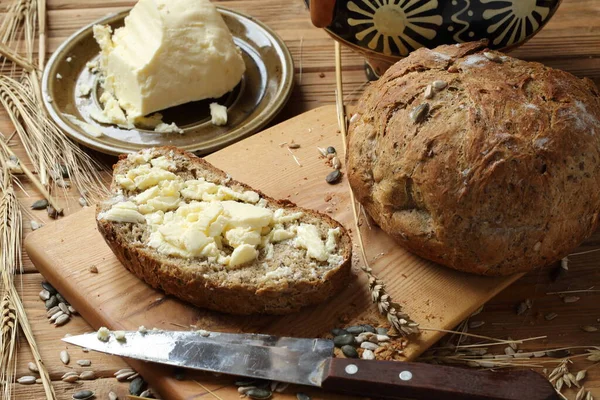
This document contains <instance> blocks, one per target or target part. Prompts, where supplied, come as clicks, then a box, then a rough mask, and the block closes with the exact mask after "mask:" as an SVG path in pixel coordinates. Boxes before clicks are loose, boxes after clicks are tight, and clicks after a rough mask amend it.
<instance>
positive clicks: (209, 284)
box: [96, 147, 352, 315]
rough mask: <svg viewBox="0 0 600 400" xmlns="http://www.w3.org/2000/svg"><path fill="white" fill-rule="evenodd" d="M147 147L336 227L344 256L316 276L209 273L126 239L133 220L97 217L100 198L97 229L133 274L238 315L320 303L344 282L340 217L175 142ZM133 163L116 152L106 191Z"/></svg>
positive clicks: (347, 252)
mask: <svg viewBox="0 0 600 400" xmlns="http://www.w3.org/2000/svg"><path fill="white" fill-rule="evenodd" d="M152 151H154V152H157V153H159V154H160V155H165V156H168V155H169V154H173V155H175V157H177V156H182V157H185V158H186V159H187V160H189V162H190V165H191V166H193V167H194V168H196V169H197V170H201V171H205V172H208V173H209V175H210V176H211V179H210V180H211V181H212V182H214V183H219V184H223V185H226V186H228V187H235V188H236V189H238V190H239V189H243V190H252V191H254V192H256V193H258V194H259V196H260V197H261V198H263V199H265V200H266V201H267V202H268V207H269V208H274V207H277V208H282V209H285V210H286V211H288V212H298V211H301V212H303V213H304V216H303V217H301V218H300V220H299V222H307V221H320V223H322V224H324V226H328V227H330V228H332V229H335V228H339V230H340V235H339V237H338V239H337V248H338V249H339V251H338V252H337V253H338V254H339V255H341V256H342V257H343V262H342V263H341V264H340V265H338V266H337V267H334V268H331V269H329V270H327V271H325V272H323V274H322V276H319V279H313V280H306V279H299V280H297V279H293V278H290V279H283V280H282V279H280V280H277V281H274V282H270V283H269V284H264V283H261V284H257V283H253V282H248V281H239V280H237V281H232V282H228V281H226V280H225V281H221V280H218V279H216V278H215V276H214V275H211V274H206V273H205V272H206V271H202V269H201V268H195V265H199V264H197V263H204V264H206V261H202V260H200V259H192V260H182V259H181V258H178V257H174V256H167V255H163V254H160V253H158V252H157V251H156V250H155V249H153V248H150V247H148V246H146V245H144V243H143V242H141V241H139V240H134V241H132V240H130V239H129V238H128V237H127V234H128V232H130V229H131V225H136V224H132V223H120V222H113V221H108V220H104V219H98V214H99V213H101V212H103V211H106V210H107V209H109V208H110V207H111V203H110V202H104V203H100V204H99V205H98V206H97V208H96V221H97V225H98V229H99V231H100V233H101V234H102V236H103V237H104V239H105V241H106V243H107V244H108V245H109V247H110V248H111V250H112V251H113V252H114V254H115V255H116V256H117V258H118V259H119V261H120V262H121V263H122V264H123V266H124V267H125V268H127V269H128V270H129V271H130V272H132V273H133V274H134V275H135V276H137V277H138V278H140V279H142V280H143V281H144V282H146V283H147V284H149V285H150V286H152V287H153V288H155V289H160V290H162V291H163V292H165V293H166V294H169V295H173V296H175V297H177V298H179V299H181V300H183V301H186V302H188V303H191V304H194V305H196V306H198V307H202V308H207V309H211V310H215V311H221V312H225V313H229V314H239V315H248V314H288V313H292V312H296V311H298V310H299V309H300V308H302V307H305V306H310V305H315V304H318V303H321V302H323V301H325V300H326V299H328V298H329V297H331V296H333V295H334V294H336V293H338V292H339V291H341V290H342V289H343V288H344V287H346V285H347V283H348V281H349V278H350V276H351V274H350V269H351V258H352V257H351V252H352V243H351V239H350V236H349V235H348V232H347V231H346V229H345V228H344V227H343V226H342V225H341V224H340V223H339V222H337V221H335V220H334V219H333V218H331V217H329V216H328V215H325V214H322V213H319V212H317V211H314V210H308V209H305V208H301V207H298V206H296V205H295V204H294V203H292V202H290V201H288V200H276V199H273V198H271V197H269V196H267V195H265V194H264V193H262V192H260V191H258V190H256V189H253V188H251V187H250V186H248V185H246V184H244V183H242V182H238V181H235V180H233V179H231V178H230V177H229V176H228V175H227V174H226V173H225V172H224V171H222V170H220V169H218V168H216V167H214V166H213V165H211V164H210V163H208V162H207V161H205V160H203V159H201V158H198V157H196V156H195V155H193V154H191V153H187V152H185V151H183V150H180V149H177V148H175V147H160V148H154V149H152ZM132 166H133V164H132V162H131V161H130V160H129V159H128V158H127V155H121V156H120V157H119V161H118V162H117V163H116V164H115V165H114V166H113V181H112V183H111V193H113V194H116V193H117V190H118V185H117V184H116V183H115V180H114V178H115V176H116V175H117V174H120V173H123V172H124V171H126V170H128V169H129V168H131V167H132ZM178 172H179V171H178ZM207 180H209V179H207ZM223 268H225V267H223ZM242 268H245V267H242ZM317 268H318V267H317ZM217 277H218V275H217Z"/></svg>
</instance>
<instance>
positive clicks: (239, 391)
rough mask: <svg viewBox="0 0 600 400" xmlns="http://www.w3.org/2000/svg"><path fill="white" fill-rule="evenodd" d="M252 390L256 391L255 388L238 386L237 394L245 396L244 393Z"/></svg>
mask: <svg viewBox="0 0 600 400" xmlns="http://www.w3.org/2000/svg"><path fill="white" fill-rule="evenodd" d="M252 389H256V386H239V387H238V393H239V394H246V392H248V391H249V390H252Z"/></svg>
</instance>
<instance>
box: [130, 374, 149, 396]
mask: <svg viewBox="0 0 600 400" xmlns="http://www.w3.org/2000/svg"><path fill="white" fill-rule="evenodd" d="M145 384H146V382H144V380H143V379H142V378H140V377H138V378H135V379H134V380H132V381H131V383H130V384H129V393H130V394H133V395H136V396H137V395H139V394H140V393H142V389H143V388H144V385H145Z"/></svg>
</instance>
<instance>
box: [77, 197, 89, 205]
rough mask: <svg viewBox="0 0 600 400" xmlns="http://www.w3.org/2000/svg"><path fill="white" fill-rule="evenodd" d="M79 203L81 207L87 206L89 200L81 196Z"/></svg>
mask: <svg viewBox="0 0 600 400" xmlns="http://www.w3.org/2000/svg"><path fill="white" fill-rule="evenodd" d="M79 205H80V206H81V207H87V206H88V202H87V200H86V199H85V198H84V197H80V198H79Z"/></svg>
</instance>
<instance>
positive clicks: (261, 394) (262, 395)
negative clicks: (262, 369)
mask: <svg viewBox="0 0 600 400" xmlns="http://www.w3.org/2000/svg"><path fill="white" fill-rule="evenodd" d="M246 395H247V396H248V397H250V398H251V399H257V400H264V399H269V398H271V396H272V395H273V393H271V391H270V390H267V389H260V388H256V389H251V390H249V391H247V392H246Z"/></svg>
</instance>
